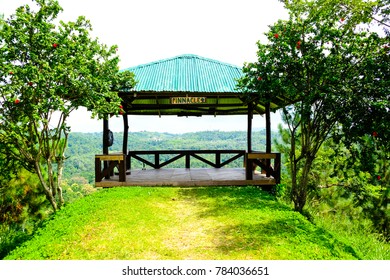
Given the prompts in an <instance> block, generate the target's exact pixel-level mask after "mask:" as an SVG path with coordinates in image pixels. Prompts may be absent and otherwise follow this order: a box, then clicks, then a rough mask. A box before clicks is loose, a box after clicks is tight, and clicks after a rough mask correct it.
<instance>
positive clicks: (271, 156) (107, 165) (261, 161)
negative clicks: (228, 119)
mask: <svg viewBox="0 0 390 280" xmlns="http://www.w3.org/2000/svg"><path fill="white" fill-rule="evenodd" d="M210 154H214V155H215V158H214V161H210V160H209V159H207V158H205V157H204V156H202V155H210ZM145 155H149V156H150V155H152V156H153V160H152V161H150V160H148V159H145V158H143V157H142V156H145ZM161 155H173V157H172V158H170V159H168V160H165V161H162V162H161V157H160V156H161ZM222 155H230V156H229V157H228V158H227V159H226V156H225V157H224V159H222ZM183 157H184V158H185V168H191V158H195V159H197V160H200V161H201V162H204V163H206V164H208V165H210V166H211V167H214V168H221V167H224V166H225V165H227V164H229V163H231V162H233V161H235V160H238V159H240V158H241V157H243V165H244V166H245V175H246V176H245V178H246V180H253V172H254V167H255V166H259V167H260V168H261V169H262V170H265V172H266V176H267V177H271V176H272V177H273V178H274V180H275V184H279V183H280V175H281V154H280V153H264V152H251V153H246V152H245V151H244V150H169V151H168V150H160V151H130V152H129V153H128V154H127V157H125V155H124V154H110V155H96V156H95V181H96V182H100V181H101V180H102V179H103V178H106V179H109V178H110V176H112V175H114V168H115V167H117V168H118V170H119V181H120V182H126V169H127V170H130V169H131V159H132V158H133V159H136V160H138V161H140V162H142V163H143V164H145V165H148V166H150V167H152V168H154V169H160V168H162V167H164V166H166V165H168V164H170V163H172V162H175V161H177V160H179V159H180V158H183ZM102 163H103V165H104V166H102ZM102 167H103V168H102ZM129 174H130V173H129Z"/></svg>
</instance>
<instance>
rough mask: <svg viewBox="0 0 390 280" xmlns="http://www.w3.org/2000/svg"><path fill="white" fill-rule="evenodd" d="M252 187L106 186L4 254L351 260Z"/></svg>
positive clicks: (348, 252) (350, 253) (345, 249)
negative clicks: (19, 245) (30, 238)
mask: <svg viewBox="0 0 390 280" xmlns="http://www.w3.org/2000/svg"><path fill="white" fill-rule="evenodd" d="M356 258H357V255H356V253H355V252H354V250H353V248H351V247H349V246H347V245H345V244H344V243H342V242H340V241H338V240H337V239H335V238H334V237H333V236H332V235H331V234H329V233H327V232H325V231H324V230H322V229H319V228H317V227H315V226H314V225H313V224H311V223H310V222H308V221H307V220H306V219H305V218H304V217H303V216H301V215H299V214H298V213H296V212H293V211H291V210H290V209H289V208H288V207H286V206H283V205H282V204H280V203H278V202H277V201H275V199H274V198H273V197H271V196H269V195H268V194H266V193H264V192H261V191H259V190H258V189H256V188H252V187H244V188H237V187H229V188H183V189H182V188H114V189H109V190H102V191H99V192H97V193H94V194H92V195H90V196H88V197H86V198H84V199H81V200H79V201H76V202H75V203H73V204H71V205H68V206H66V207H65V208H64V209H62V210H61V211H59V212H58V213H57V214H56V215H55V216H54V217H53V218H52V219H51V220H50V221H48V222H47V224H46V226H45V227H43V228H42V229H40V230H39V231H38V232H37V233H36V234H35V236H34V238H33V239H32V240H29V241H27V242H26V243H24V244H23V245H22V246H21V247H20V248H18V249H16V250H14V251H13V252H11V254H10V255H8V256H7V259H62V260H63V259H142V260H150V259H171V260H172V259H210V260H212V259H225V260H228V259H356Z"/></svg>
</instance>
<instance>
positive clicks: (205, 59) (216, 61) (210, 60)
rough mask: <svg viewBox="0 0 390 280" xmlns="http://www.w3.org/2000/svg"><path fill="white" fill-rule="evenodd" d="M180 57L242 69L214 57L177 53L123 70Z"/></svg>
mask: <svg viewBox="0 0 390 280" xmlns="http://www.w3.org/2000/svg"><path fill="white" fill-rule="evenodd" d="M180 58H196V59H199V60H204V61H208V62H212V63H217V64H220V65H225V66H229V67H233V68H237V69H240V70H241V67H239V66H237V65H233V64H230V63H226V62H222V61H219V60H216V59H212V58H207V57H203V56H200V55H196V54H181V55H176V56H174V57H169V58H164V59H159V60H156V61H152V62H148V63H143V64H139V65H136V66H132V67H128V68H125V69H123V70H131V69H135V68H143V67H148V66H152V65H155V64H160V63H164V62H167V61H171V60H176V59H180ZM123 70H122V71H123Z"/></svg>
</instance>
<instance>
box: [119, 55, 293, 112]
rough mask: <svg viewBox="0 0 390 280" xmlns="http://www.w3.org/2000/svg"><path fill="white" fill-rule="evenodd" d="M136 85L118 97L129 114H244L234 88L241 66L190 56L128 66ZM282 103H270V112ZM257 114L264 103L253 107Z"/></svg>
mask: <svg viewBox="0 0 390 280" xmlns="http://www.w3.org/2000/svg"><path fill="white" fill-rule="evenodd" d="M123 70H129V71H132V72H133V73H134V74H135V79H136V80H137V82H138V83H137V85H136V86H135V88H134V89H132V90H130V91H123V92H121V93H120V97H121V98H122V100H123V105H124V107H125V108H124V109H125V111H126V113H127V114H130V115H178V116H201V115H215V116H216V115H244V114H247V113H248V104H247V103H245V102H244V101H243V99H242V98H241V97H242V95H241V92H240V91H238V90H237V89H236V85H237V79H239V78H240V77H241V76H242V71H241V68H240V67H237V66H234V65H231V64H228V63H223V62H220V61H217V60H214V59H209V58H204V57H201V56H197V55H193V54H185V55H179V56H175V57H172V58H168V59H163V60H158V61H155V62H151V63H147V64H142V65H139V66H135V67H130V68H127V69H123ZM282 103H285V102H284V100H283V99H280V97H275V102H271V110H275V109H277V108H280V107H281V105H282ZM252 106H253V107H252V108H253V109H254V111H255V112H257V113H259V114H264V113H265V106H264V105H263V104H259V103H255V104H252Z"/></svg>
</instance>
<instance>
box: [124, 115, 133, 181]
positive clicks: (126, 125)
mask: <svg viewBox="0 0 390 280" xmlns="http://www.w3.org/2000/svg"><path fill="white" fill-rule="evenodd" d="M128 140H129V119H128V115H127V114H123V144H122V153H123V154H124V155H125V160H126V162H125V168H126V169H127V170H130V167H131V166H130V162H128V161H130V160H131V159H130V157H129V158H128V157H127V149H128V148H127V142H128ZM128 174H130V171H129V172H128Z"/></svg>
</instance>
